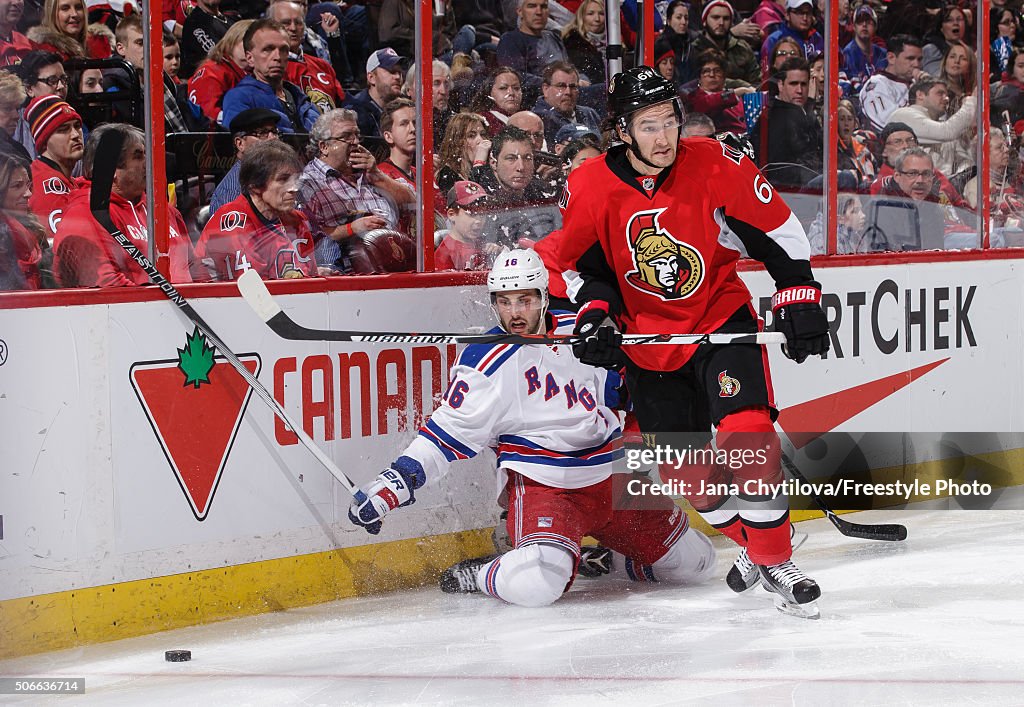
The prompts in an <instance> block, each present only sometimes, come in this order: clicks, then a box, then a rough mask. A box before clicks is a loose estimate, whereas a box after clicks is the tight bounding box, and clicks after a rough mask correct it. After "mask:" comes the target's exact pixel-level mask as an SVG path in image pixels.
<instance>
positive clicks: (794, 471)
mask: <svg viewBox="0 0 1024 707" xmlns="http://www.w3.org/2000/svg"><path fill="white" fill-rule="evenodd" d="M782 465H783V466H784V467H785V468H786V471H788V472H789V473H790V474H791V475H792V476H793V478H794V479H797V480H798V481H800V482H802V483H804V484H810V482H809V481H808V480H807V477H806V476H804V475H803V473H802V472H801V471H800V469H798V468H797V466H796V464H794V463H793V460H792V459H790V458H789V455H788V454H786V453H785V452H783V453H782ZM810 496H811V500H812V501H814V505H816V506H817V507H818V508H819V509H821V512H822V513H824V514H825V517H827V518H828V519H829V520H830V521H832V525H834V526H836V529H837V530H839V532H840V533H842V534H843V535H846V536H847V537H851V538H860V539H862V540H888V541H890V542H898V541H900V540H906V539H907V528H906V526H903V525H899V524H898V523H879V524H877V525H869V524H866V523H853V522H851V521H848V520H843V519H842V518H840V517H839V516H837V515H836V513H835V511H833V510H832V509H831V508H829V507H828V506H827V505H825V502H824V501H823V500H822V499H821V497H820V496H819V495H818V494H816V493H814V492H813V491H812V492H811V493H810Z"/></svg>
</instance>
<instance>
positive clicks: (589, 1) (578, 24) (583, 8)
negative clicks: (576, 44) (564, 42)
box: [562, 0, 604, 42]
mask: <svg viewBox="0 0 1024 707" xmlns="http://www.w3.org/2000/svg"><path fill="white" fill-rule="evenodd" d="M588 5H597V6H599V7H600V8H601V9H602V10H603V9H604V3H603V2H601V0H583V2H581V3H580V6H579V7H577V8H576V12H574V13H573V16H572V19H571V20H569V22H568V24H566V25H565V27H563V28H562V38H563V39H564V38H565V37H568V36H569V35H570V34H572V33H573V32H575V33H576V34H578V35H579V36H581V37H583V38H584V39H586V40H587V41H588V42H589V41H590V38H589V37H587V32H586V30H584V29H583V18H584V17H585V16H586V14H587V6H588Z"/></svg>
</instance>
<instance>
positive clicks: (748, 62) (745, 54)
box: [677, 0, 761, 87]
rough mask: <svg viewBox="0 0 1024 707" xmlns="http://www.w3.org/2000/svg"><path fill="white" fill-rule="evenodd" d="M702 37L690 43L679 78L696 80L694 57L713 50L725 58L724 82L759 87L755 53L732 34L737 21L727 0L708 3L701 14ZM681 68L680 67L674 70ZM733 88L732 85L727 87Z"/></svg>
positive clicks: (734, 12)
mask: <svg viewBox="0 0 1024 707" xmlns="http://www.w3.org/2000/svg"><path fill="white" fill-rule="evenodd" d="M700 17H701V25H702V27H701V34H700V36H699V37H697V39H695V40H693V42H692V43H691V44H690V53H689V56H688V58H687V61H686V62H685V64H686V67H687V71H688V73H687V75H686V76H682V77H677V78H680V79H681V81H682V82H684V83H685V82H688V81H691V80H693V79H696V78H698V77H697V73H696V71H697V69H696V66H695V64H694V62H695V60H696V58H697V57H698V56H700V55H701V54H703V53H704V52H706V51H708V50H710V49H714V50H716V51H719V52H721V53H722V54H724V55H725V64H724V65H723V66H722V68H723V69H724V71H725V78H726V80H732V81H734V82H735V81H743V82H745V83H747V84H749V85H751V86H760V85H761V67H760V65H759V64H758V62H757V53H756V52H755V50H754V47H752V46H751V45H750V44H748V43H747V41H746V40H743V39H740V38H738V37H736V36H735V35H734V34H733V33H732V28H733V25H734V24H735V22H736V10H735V9H734V8H733V6H732V5H731V4H730V3H728V2H726V0H711V2H709V3H708V4H707V5H705V6H704V9H703V10H702V11H701V15H700ZM677 68H680V67H677ZM730 87H732V84H730Z"/></svg>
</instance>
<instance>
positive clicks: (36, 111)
mask: <svg viewBox="0 0 1024 707" xmlns="http://www.w3.org/2000/svg"><path fill="white" fill-rule="evenodd" d="M25 121H26V123H28V126H29V130H30V131H31V133H32V140H33V141H34V142H35V147H36V153H37V154H38V155H39V156H38V157H37V158H36V159H35V161H33V162H32V197H31V198H30V199H29V208H30V209H31V210H32V213H34V214H36V215H37V216H38V217H39V220H40V222H41V223H42V225H43V228H45V229H46V235H47V237H48V238H53V236H54V234H55V233H56V231H57V224H59V223H60V220H61V217H62V215H63V213H64V208H65V207H66V206H67V203H68V200H69V199H70V198H71V192H73V191H74V190H75V189H77V188H78V187H79V182H78V180H77V179H75V178H74V177H72V176H71V173H72V171H73V170H74V169H75V165H77V164H78V161H79V160H80V159H82V155H83V153H84V152H85V138H84V136H83V134H82V117H81V116H80V115H79V114H78V112H77V111H75V109H74V108H72V107H71V106H70V105H68V104H67V103H66V102H65V101H62V100H61V99H60V97H59V96H56V95H50V96H39V97H38V98H33V99H32V101H31V102H30V103H29V104H28V106H27V107H26V108H25Z"/></svg>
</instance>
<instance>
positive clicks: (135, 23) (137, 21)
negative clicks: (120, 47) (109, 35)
mask: <svg viewBox="0 0 1024 707" xmlns="http://www.w3.org/2000/svg"><path fill="white" fill-rule="evenodd" d="M132 29H134V30H136V31H137V32H139V33H144V32H145V30H144V29H143V28H142V16H141V15H139V14H138V13H136V14H133V15H128V16H127V17H122V18H121V21H120V22H118V23H117V27H115V28H114V40H115V41H116V42H117V43H118V44H127V43H128V30H132Z"/></svg>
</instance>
